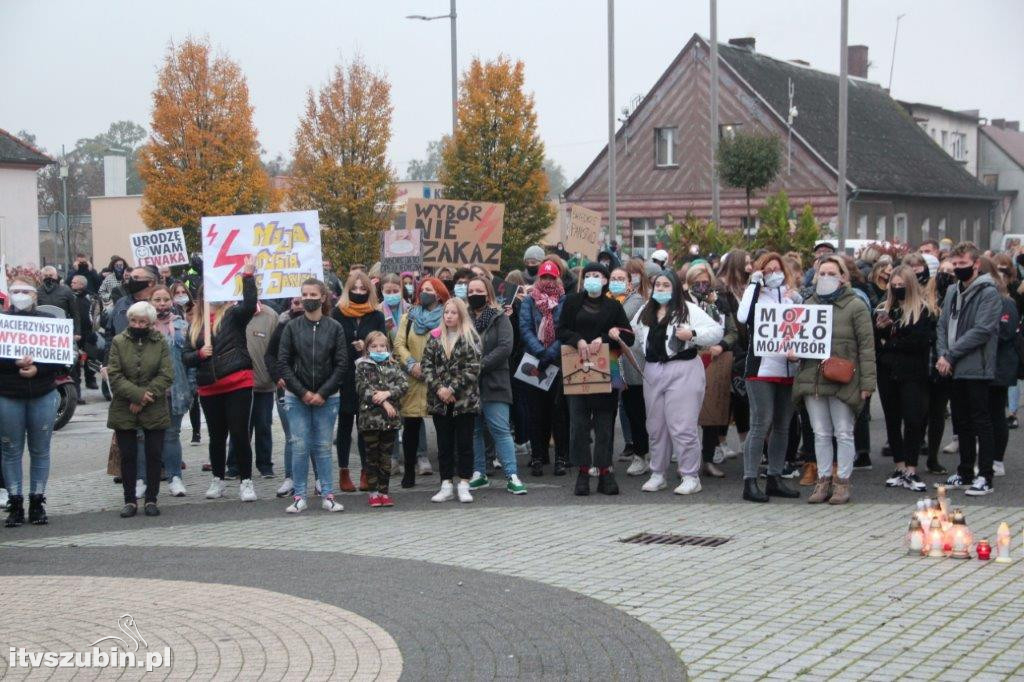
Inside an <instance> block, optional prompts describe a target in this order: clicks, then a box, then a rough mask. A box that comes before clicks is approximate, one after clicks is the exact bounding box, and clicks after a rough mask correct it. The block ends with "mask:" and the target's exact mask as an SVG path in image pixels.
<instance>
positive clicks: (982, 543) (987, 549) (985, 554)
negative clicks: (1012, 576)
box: [974, 538, 992, 561]
mask: <svg viewBox="0 0 1024 682" xmlns="http://www.w3.org/2000/svg"><path fill="white" fill-rule="evenodd" d="M974 549H975V551H977V552H978V561H988V560H989V558H991V556H992V545H990V544H988V538H982V539H980V540H978V546H977V547H975V548H974Z"/></svg>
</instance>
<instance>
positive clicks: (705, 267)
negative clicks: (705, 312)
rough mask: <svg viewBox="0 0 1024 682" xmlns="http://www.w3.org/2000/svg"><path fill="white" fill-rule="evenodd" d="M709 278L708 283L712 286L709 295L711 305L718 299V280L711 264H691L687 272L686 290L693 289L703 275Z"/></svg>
mask: <svg viewBox="0 0 1024 682" xmlns="http://www.w3.org/2000/svg"><path fill="white" fill-rule="evenodd" d="M705 274H706V275H707V276H708V283H709V284H710V285H711V292H710V293H709V294H708V301H709V302H711V303H714V302H715V299H716V298H717V296H716V294H715V289H717V288H718V278H717V277H715V270H714V268H712V267H711V264H710V263H697V264H696V265H693V264H692V263H691V264H690V268H689V269H688V270H687V271H686V281H685V284H686V288H687V289H691V288H693V284H694V282H696V281H697V278H698V277H700V276H701V275H705Z"/></svg>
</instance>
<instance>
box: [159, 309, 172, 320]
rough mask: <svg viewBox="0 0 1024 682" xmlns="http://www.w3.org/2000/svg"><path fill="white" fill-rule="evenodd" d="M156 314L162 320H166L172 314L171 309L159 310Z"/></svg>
mask: <svg viewBox="0 0 1024 682" xmlns="http://www.w3.org/2000/svg"><path fill="white" fill-rule="evenodd" d="M156 316H157V317H158V318H160V319H161V320H166V319H167V318H168V317H170V316H171V311H170V310H161V311H160V312H158V313H157V314H156Z"/></svg>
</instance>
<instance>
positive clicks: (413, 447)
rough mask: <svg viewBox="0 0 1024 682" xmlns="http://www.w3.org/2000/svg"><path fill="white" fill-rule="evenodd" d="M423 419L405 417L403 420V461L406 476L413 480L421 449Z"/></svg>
mask: <svg viewBox="0 0 1024 682" xmlns="http://www.w3.org/2000/svg"><path fill="white" fill-rule="evenodd" d="M422 424H423V417H405V418H404V419H402V459H404V460H405V476H406V477H407V478H411V477H412V476H413V475H414V474H415V473H416V451H417V450H419V448H420V426H421V425H422Z"/></svg>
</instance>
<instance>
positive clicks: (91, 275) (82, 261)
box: [64, 253, 103, 296]
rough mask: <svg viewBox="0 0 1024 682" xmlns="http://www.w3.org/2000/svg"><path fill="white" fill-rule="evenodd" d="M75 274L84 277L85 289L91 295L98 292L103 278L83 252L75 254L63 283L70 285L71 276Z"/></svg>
mask: <svg viewBox="0 0 1024 682" xmlns="http://www.w3.org/2000/svg"><path fill="white" fill-rule="evenodd" d="M77 275H81V276H82V277H84V278H85V283H86V290H87V291H88V292H89V293H90V294H91V295H93V296H95V295H97V294H99V291H100V285H101V284H103V278H102V277H100V275H99V273H98V272H96V270H94V269H93V267H92V263H90V262H89V257H88V256H87V255H85V254H84V253H79V254H76V255H75V262H74V263H72V265H71V269H70V270H69V271H68V274H67V277H65V278H64V283H65V284H67V285H68V286H69V287H70V286H71V280H72V278H74V277H76V276H77Z"/></svg>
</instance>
